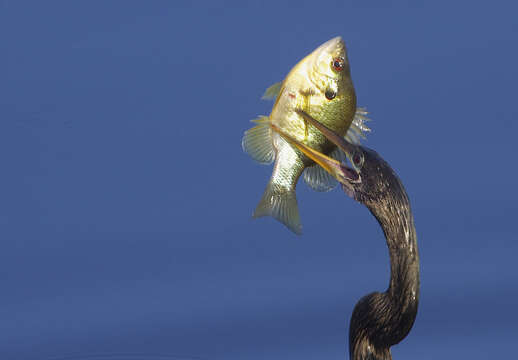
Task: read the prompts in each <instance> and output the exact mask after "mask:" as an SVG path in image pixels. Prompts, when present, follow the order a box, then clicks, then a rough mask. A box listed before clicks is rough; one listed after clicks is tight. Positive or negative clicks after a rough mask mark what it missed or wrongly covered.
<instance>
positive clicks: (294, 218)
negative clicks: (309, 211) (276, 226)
mask: <svg viewBox="0 0 518 360" xmlns="http://www.w3.org/2000/svg"><path fill="white" fill-rule="evenodd" d="M263 216H271V217H273V218H274V219H277V220H278V221H280V222H281V223H283V224H284V225H286V226H287V227H288V228H289V229H290V230H291V231H293V232H294V233H295V234H297V235H300V234H302V224H301V223H300V216H299V208H298V206H297V197H296V195H295V189H286V188H284V187H281V186H279V185H277V184H275V183H273V182H272V181H270V182H269V183H268V185H267V186H266V190H265V191H264V194H263V197H262V198H261V201H259V204H258V205H257V207H256V208H255V211H254V214H253V217H254V218H259V217H263Z"/></svg>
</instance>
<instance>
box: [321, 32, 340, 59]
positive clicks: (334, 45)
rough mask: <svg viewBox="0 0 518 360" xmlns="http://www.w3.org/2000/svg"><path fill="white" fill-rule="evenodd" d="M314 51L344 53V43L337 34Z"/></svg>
mask: <svg viewBox="0 0 518 360" xmlns="http://www.w3.org/2000/svg"><path fill="white" fill-rule="evenodd" d="M315 51H316V52H322V51H324V52H327V53H329V54H336V55H340V53H345V43H344V41H343V39H342V37H341V36H337V37H334V38H332V39H331V40H328V41H326V42H325V43H323V44H322V45H320V46H319V47H318V48H317V49H316V50H315ZM337 53H338V54H337Z"/></svg>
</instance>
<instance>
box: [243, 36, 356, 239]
mask: <svg viewBox="0 0 518 360" xmlns="http://www.w3.org/2000/svg"><path fill="white" fill-rule="evenodd" d="M275 95H277V98H276V101H275V104H274V106H273V109H272V112H271V114H270V116H269V117H266V116H264V117H261V118H259V119H257V120H255V122H256V123H257V124H258V125H257V126H255V127H254V128H252V129H250V130H248V131H247V132H246V133H245V136H244V137H243V142H242V144H243V149H244V150H245V151H246V152H247V153H248V154H250V155H251V156H252V158H254V159H255V160H257V161H258V162H261V163H266V164H268V163H271V162H272V161H273V160H275V166H274V169H273V172H272V176H271V179H270V181H269V183H268V185H267V187H266V190H265V192H264V195H263V197H262V199H261V201H260V202H259V205H258V206H257V208H256V209H255V211H254V214H253V216H254V217H261V216H272V217H274V218H276V219H277V220H279V221H281V222H282V223H284V224H285V225H286V226H287V227H288V228H290V229H291V230H292V231H294V232H295V233H297V234H300V233H301V231H302V225H301V223H300V217H299V212H298V208H297V200H296V196H295V187H296V184H297V181H298V179H299V177H300V175H301V174H302V172H303V171H304V169H306V168H307V170H306V172H305V175H304V178H305V180H306V182H307V183H308V184H309V185H310V186H311V187H312V188H314V189H315V190H319V191H326V190H330V189H331V188H333V187H334V185H335V184H336V182H335V180H334V179H333V178H332V177H331V176H330V175H329V174H327V173H326V172H325V171H324V170H323V169H322V168H320V167H319V166H317V165H316V164H315V163H314V162H313V161H312V160H311V159H309V158H307V157H306V156H305V155H303V154H302V153H301V152H300V151H298V150H296V149H295V148H294V147H293V146H292V145H291V144H289V143H288V142H286V141H285V140H284V139H283V138H282V137H281V136H280V135H279V134H278V133H277V132H275V131H274V130H273V129H272V125H273V126H274V127H277V128H278V129H280V130H282V131H283V132H285V133H287V134H289V135H290V136H291V137H293V138H295V139H296V140H298V141H300V142H302V143H304V144H305V145H307V146H309V147H311V148H313V149H315V150H318V151H320V152H323V153H325V154H329V153H331V152H332V151H333V150H334V149H335V146H334V145H333V144H332V143H331V142H329V141H328V140H327V139H326V138H325V137H324V136H323V135H322V133H321V132H320V131H319V130H317V129H316V128H314V127H312V126H310V125H309V124H307V123H306V122H305V120H304V119H303V118H302V117H301V116H300V115H299V114H298V113H297V112H296V111H295V110H297V109H300V110H304V111H305V112H307V113H308V114H309V115H311V116H312V117H314V118H315V119H316V120H318V121H319V122H321V123H323V124H324V125H326V126H327V127H329V128H330V129H332V130H333V131H335V132H336V133H338V134H340V135H341V136H345V135H346V133H347V131H348V129H349V127H350V126H351V123H352V122H353V119H354V118H355V113H356V94H355V91H354V86H353V83H352V80H351V75H350V68H349V62H348V59H347V54H346V48H345V44H344V42H343V41H342V39H341V38H340V37H336V38H334V39H331V40H329V41H327V42H326V43H324V44H322V45H321V46H319V47H318V48H317V49H316V50H314V51H313V52H312V53H311V54H309V55H308V56H307V57H305V58H304V59H302V60H301V61H300V62H299V63H298V64H297V65H296V66H295V67H294V68H293V69H292V70H291V71H290V72H289V74H288V75H287V76H286V78H285V79H284V81H283V82H282V83H281V84H280V85H279V84H275V85H273V86H272V87H270V88H269V89H267V90H266V93H265V96H264V97H265V98H272V97H274V96H275ZM361 114H363V115H364V114H365V112H361ZM361 114H360V115H359V116H360V117H361V116H362V115H361ZM363 119H364V118H361V119H359V120H358V123H357V124H356V126H355V131H356V133H357V134H359V135H361V131H364V130H365V129H366V127H364V126H363ZM351 135H352V136H354V134H351ZM353 140H354V139H353ZM335 156H337V157H339V156H340V154H335ZM342 156H343V154H342Z"/></svg>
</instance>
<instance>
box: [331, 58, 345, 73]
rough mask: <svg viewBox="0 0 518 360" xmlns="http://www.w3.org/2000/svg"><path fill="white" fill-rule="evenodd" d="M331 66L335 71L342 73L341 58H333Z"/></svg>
mask: <svg viewBox="0 0 518 360" xmlns="http://www.w3.org/2000/svg"><path fill="white" fill-rule="evenodd" d="M332 65H333V69H335V70H336V71H342V69H343V68H344V59H343V58H334V59H333V62H332Z"/></svg>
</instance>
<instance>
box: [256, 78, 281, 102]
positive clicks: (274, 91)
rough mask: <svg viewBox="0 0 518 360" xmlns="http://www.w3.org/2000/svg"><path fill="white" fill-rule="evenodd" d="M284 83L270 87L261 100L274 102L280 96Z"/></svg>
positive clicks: (277, 83)
mask: <svg viewBox="0 0 518 360" xmlns="http://www.w3.org/2000/svg"><path fill="white" fill-rule="evenodd" d="M281 87H282V82H276V83H275V84H273V85H272V86H270V87H269V88H268V89H266V91H265V92H264V94H263V96H262V97H261V99H263V100H273V99H275V98H276V97H277V95H279V92H280V91H281Z"/></svg>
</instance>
